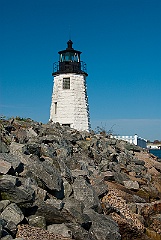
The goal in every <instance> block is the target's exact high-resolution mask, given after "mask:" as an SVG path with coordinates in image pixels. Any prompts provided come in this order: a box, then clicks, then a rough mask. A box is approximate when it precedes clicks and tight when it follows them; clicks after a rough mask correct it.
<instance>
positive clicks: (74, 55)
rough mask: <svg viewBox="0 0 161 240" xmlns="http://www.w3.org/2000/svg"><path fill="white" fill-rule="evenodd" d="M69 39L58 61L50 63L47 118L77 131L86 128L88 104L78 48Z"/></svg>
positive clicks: (82, 63)
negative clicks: (52, 64)
mask: <svg viewBox="0 0 161 240" xmlns="http://www.w3.org/2000/svg"><path fill="white" fill-rule="evenodd" d="M72 44H73V42H72V41H71V40H69V41H68V42H67V48H66V50H63V51H60V52H58V53H59V61H58V62H56V63H54V68H53V73H52V75H53V76H54V85H53V94H52V102H51V108H50V120H51V121H53V122H59V123H60V124H61V125H63V126H70V127H71V128H74V129H77V130H79V131H83V130H86V131H89V128H90V121H89V107H88V97H87V89H86V77H87V76H88V74H87V72H86V64H85V63H84V62H82V61H81V60H80V54H81V52H80V51H77V50H74V49H73V47H72Z"/></svg>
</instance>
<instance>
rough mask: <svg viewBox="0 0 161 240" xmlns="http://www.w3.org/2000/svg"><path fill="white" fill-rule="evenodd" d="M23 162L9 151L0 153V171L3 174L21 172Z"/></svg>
mask: <svg viewBox="0 0 161 240" xmlns="http://www.w3.org/2000/svg"><path fill="white" fill-rule="evenodd" d="M23 166H24V165H23V163H22V162H21V161H20V160H19V159H18V157H17V156H13V155H12V154H9V153H0V172H1V173H3V174H6V173H8V172H9V173H10V174H15V173H21V172H22V171H23Z"/></svg>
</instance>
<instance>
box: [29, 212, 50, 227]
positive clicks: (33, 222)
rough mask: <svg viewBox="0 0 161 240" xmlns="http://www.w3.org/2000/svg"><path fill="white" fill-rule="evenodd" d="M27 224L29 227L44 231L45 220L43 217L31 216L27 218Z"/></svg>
mask: <svg viewBox="0 0 161 240" xmlns="http://www.w3.org/2000/svg"><path fill="white" fill-rule="evenodd" d="M28 222H29V225H30V226H33V227H39V228H42V229H46V220H45V217H43V216H35V215H32V216H30V217H29V218H28Z"/></svg>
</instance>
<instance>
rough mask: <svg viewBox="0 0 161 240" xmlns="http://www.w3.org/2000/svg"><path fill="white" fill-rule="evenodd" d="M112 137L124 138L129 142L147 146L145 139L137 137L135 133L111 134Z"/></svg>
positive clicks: (143, 146)
mask: <svg viewBox="0 0 161 240" xmlns="http://www.w3.org/2000/svg"><path fill="white" fill-rule="evenodd" d="M112 137H114V138H116V139H118V140H124V141H126V142H129V143H131V144H134V145H136V146H139V147H142V148H147V140H145V139H144V138H141V137H139V136H138V135H137V134H135V135H134V136H112Z"/></svg>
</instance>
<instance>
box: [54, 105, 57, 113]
mask: <svg viewBox="0 0 161 240" xmlns="http://www.w3.org/2000/svg"><path fill="white" fill-rule="evenodd" d="M54 104H55V107H54V111H55V114H57V102H55V103H54Z"/></svg>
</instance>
